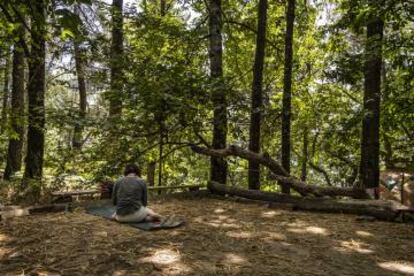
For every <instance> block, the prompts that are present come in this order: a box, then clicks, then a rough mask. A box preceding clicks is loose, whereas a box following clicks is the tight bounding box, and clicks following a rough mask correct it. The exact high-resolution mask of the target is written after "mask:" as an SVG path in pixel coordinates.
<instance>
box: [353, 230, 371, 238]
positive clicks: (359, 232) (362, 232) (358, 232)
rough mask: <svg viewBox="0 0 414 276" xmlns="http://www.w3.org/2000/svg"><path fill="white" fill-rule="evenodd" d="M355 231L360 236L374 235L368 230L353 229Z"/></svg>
mask: <svg viewBox="0 0 414 276" xmlns="http://www.w3.org/2000/svg"><path fill="white" fill-rule="evenodd" d="M355 233H356V234H357V235H358V236H361V237H372V236H374V235H373V234H371V233H370V232H366V231H361V230H358V231H355Z"/></svg>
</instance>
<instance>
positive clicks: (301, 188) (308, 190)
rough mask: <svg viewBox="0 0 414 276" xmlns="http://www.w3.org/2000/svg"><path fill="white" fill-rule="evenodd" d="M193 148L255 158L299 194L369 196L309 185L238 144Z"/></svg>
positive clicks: (214, 153)
mask: <svg viewBox="0 0 414 276" xmlns="http://www.w3.org/2000/svg"><path fill="white" fill-rule="evenodd" d="M191 149H192V150H193V151H194V152H196V153H199V154H203V155H207V156H214V157H221V158H226V157H229V156H237V157H240V158H243V159H246V160H253V161H255V162H257V163H259V164H261V165H263V166H265V167H267V168H269V170H270V171H271V172H272V173H273V174H274V176H273V177H274V178H275V179H276V180H278V181H279V182H283V183H284V185H286V186H289V187H292V188H293V189H294V190H295V191H297V192H298V193H299V194H301V195H303V196H305V195H314V196H318V197H321V196H347V197H352V198H367V195H366V193H365V191H364V190H362V189H355V188H337V187H320V186H314V185H308V184H307V183H304V182H302V181H300V180H299V179H296V178H294V177H291V176H289V174H288V173H287V172H286V171H285V169H284V168H283V167H282V165H281V164H280V163H279V162H277V161H276V160H274V159H272V158H270V156H269V154H266V153H265V154H259V153H255V152H251V151H247V150H244V149H242V148H240V147H237V146H230V147H228V148H225V149H210V148H204V147H199V146H195V145H193V146H192V147H191Z"/></svg>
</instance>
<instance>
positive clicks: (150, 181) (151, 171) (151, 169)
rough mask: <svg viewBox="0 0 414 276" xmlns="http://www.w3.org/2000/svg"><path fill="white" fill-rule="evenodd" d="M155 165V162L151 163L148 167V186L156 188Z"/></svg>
mask: <svg viewBox="0 0 414 276" xmlns="http://www.w3.org/2000/svg"><path fill="white" fill-rule="evenodd" d="M155 165H156V163H155V162H154V161H150V162H149V163H148V165H147V182H148V186H150V187H153V186H154V178H155Z"/></svg>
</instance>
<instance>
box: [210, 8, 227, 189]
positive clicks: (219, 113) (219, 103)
mask: <svg viewBox="0 0 414 276" xmlns="http://www.w3.org/2000/svg"><path fill="white" fill-rule="evenodd" d="M208 9H209V59H210V79H211V88H212V102H213V106H214V115H213V116H214V117H213V143H212V145H213V148H215V149H223V148H225V147H226V143H227V142H226V141H227V102H226V95H225V87H224V83H223V45H222V36H221V29H222V14H221V0H209V6H208ZM210 179H211V180H213V181H217V182H219V183H223V184H225V183H226V180H227V162H226V161H225V160H224V159H223V158H216V157H213V158H211V173H210Z"/></svg>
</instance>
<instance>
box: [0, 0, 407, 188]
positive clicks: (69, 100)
mask: <svg viewBox="0 0 414 276" xmlns="http://www.w3.org/2000/svg"><path fill="white" fill-rule="evenodd" d="M257 2H258V1H239V0H231V1H223V49H224V55H223V59H224V83H225V88H226V93H227V99H228V118H229V137H228V142H229V144H238V145H240V146H243V147H247V145H248V129H249V126H248V122H249V110H250V92H251V83H252V67H253V60H254V48H255V37H256V34H255V30H256V24H257V14H256V11H257V7H256V5H257ZM306 2H308V3H307V4H306ZM309 2H311V3H309ZM376 2H378V7H377V8H375V9H371V8H368V7H369V5H367V4H368V1H355V0H335V1H334V0H333V1H297V14H296V21H295V27H294V31H295V33H294V67H293V87H292V91H293V103H292V104H293V106H292V111H293V114H292V115H293V116H292V118H293V122H292V147H293V149H292V172H293V174H294V175H299V174H300V169H301V165H302V164H301V162H302V157H303V156H302V149H303V138H302V137H303V136H304V132H307V133H308V137H309V151H308V154H309V166H308V178H309V182H310V183H318V184H321V183H325V184H326V182H327V181H326V177H328V178H329V179H330V182H332V183H334V184H335V185H352V182H353V181H354V180H355V177H354V176H355V171H357V170H358V163H359V147H360V133H361V132H360V129H361V118H362V115H363V114H362V92H363V89H364V87H363V85H364V84H363V68H364V47H365V43H366V41H365V35H364V32H365V27H364V26H365V25H366V23H367V22H368V21H369V20H370V18H371V17H372V16H373V15H374V14H379V15H380V16H381V17H382V18H384V19H385V22H386V25H385V43H384V49H383V50H384V64H385V67H384V68H385V77H386V78H385V80H384V82H383V94H382V103H383V104H382V107H381V112H382V116H381V124H382V128H381V131H382V135H381V137H382V139H384V141H382V144H381V145H382V148H381V160H382V161H383V162H382V167H383V168H385V165H386V164H385V159H386V158H388V157H389V156H391V159H392V160H393V163H394V165H398V166H402V167H410V166H411V167H413V166H414V152H413V148H414V132H413V130H414V110H413V109H414V108H413V106H414V96H413V95H414V93H413V89H414V81H413V79H414V69H413V68H414V59H413V55H412V52H413V49H414V44H413V41H414V40H413V37H414V34H413V31H412V30H413V22H412V18H413V17H412V15H413V12H412V11H413V4H410V3H408V2H409V1H391V0H387V1H376ZM158 5H159V3H158V2H157V1H143V2H141V4H140V6H138V7H135V8H129V9H127V8H125V11H124V39H125V42H124V47H125V57H124V59H123V60H122V61H121V62H122V64H123V73H124V90H123V91H113V92H108V91H109V83H110V74H109V56H110V49H111V45H110V38H111V37H110V27H111V17H110V16H111V14H110V7H109V5H108V4H105V3H104V2H102V1H91V0H83V1H75V0H66V1H51V2H50V9H51V11H50V18H51V21H50V22H51V26H50V29H49V32H50V33H51V34H53V35H51V36H49V51H50V54H51V59H50V66H49V67H48V85H47V88H48V91H47V96H46V100H47V103H46V110H47V132H46V134H47V135H46V138H47V143H46V144H47V150H46V160H45V167H46V169H47V170H46V172H47V174H49V175H54V176H56V175H61V174H71V175H80V176H82V177H83V178H85V179H88V180H94V179H102V178H105V177H108V176H110V177H115V176H118V175H119V174H120V172H121V169H122V167H123V166H124V165H125V164H126V163H128V162H136V163H138V164H140V165H141V167H143V169H144V172H145V171H146V167H147V165H148V164H149V163H150V162H157V171H158V168H159V161H160V149H161V148H160V141H162V151H163V156H161V157H162V158H161V159H162V166H163V176H162V177H163V180H164V182H165V183H167V184H180V183H183V182H186V183H188V184H190V183H191V184H193V183H194V184H197V183H205V182H206V180H207V178H208V174H209V169H208V167H209V160H208V159H207V158H204V157H200V156H197V155H195V154H193V153H192V152H191V150H190V149H189V148H188V145H189V144H191V143H205V142H207V143H209V142H210V141H211V138H212V126H211V122H212V115H213V108H214V107H213V106H212V104H211V89H210V84H209V77H208V76H209V72H208V67H209V66H208V39H207V38H208V20H207V10H206V7H205V3H204V2H202V1H193V2H192V3H188V2H187V1H177V3H176V4H174V5H172V6H171V7H170V8H169V10H168V12H167V14H166V15H165V16H160V14H159V7H158ZM75 7H76V8H75ZM20 8H21V10H22V11H24V9H25V8H24V5H22V6H21V7H20V6H19V9H20ZM76 9H78V10H76ZM321 18H322V19H321ZM268 22H269V23H268V26H267V27H268V31H267V45H266V57H265V68H264V84H263V88H264V92H265V93H264V94H265V95H264V100H265V110H264V120H263V127H262V129H263V132H262V151H266V152H269V154H270V155H271V156H272V157H274V158H279V155H280V136H281V135H280V132H281V130H280V125H281V124H280V114H281V99H282V88H283V86H282V85H283V51H284V41H283V36H284V32H285V6H284V5H283V3H282V2H280V1H279V2H277V1H276V2H272V1H270V5H269V11H268ZM14 28H15V25H14V23H13V22H9V21H8V19H7V18H6V17H5V16H4V15H3V14H2V13H0V36H2V37H6V38H7V39H5V40H1V42H0V49H3V50H4V49H6V48H10V46H11V44H13V37H12V33H13V30H14ZM52 37H53V38H52ZM73 40H78V41H79V42H80V45H81V48H82V49H83V50H84V52H85V55H86V70H85V74H86V79H87V90H88V112H87V116H86V119H81V118H80V116H79V112H78V110H79V105H78V102H79V99H78V91H77V79H76V73H75V64H74V58H73V45H72V42H73ZM0 57H2V56H1V53H0ZM111 93H113V94H111ZM108 97H121V98H122V102H123V113H122V117H121V118H117V120H108V117H107V115H108V103H107V99H108ZM76 124H78V125H81V126H83V129H84V130H83V138H84V143H83V146H82V148H81V149H80V150H75V149H73V148H72V146H71V141H72V136H73V132H74V130H73V129H74V126H75V125H76ZM5 135H13V134H12V133H9V132H5V133H4V134H3V136H1V139H0V146H1V149H2V151H1V152H4V150H3V149H4V148H5V143H6V140H7V139H6V138H5ZM385 140H387V143H389V144H390V148H386V147H385V146H384V145H385V144H386V143H385ZM390 149H391V152H390ZM3 155H4V154H3ZM387 156H388V157H387ZM2 159H3V161H4V157H3V158H2ZM229 166H230V170H229V173H230V177H229V182H230V183H231V184H234V185H244V184H245V183H246V168H247V163H246V162H245V161H243V160H230V161H229ZM323 171H324V172H325V174H324V173H323ZM156 175H157V173H156ZM157 177H158V176H157ZM262 182H263V184H264V188H265V189H267V190H274V189H276V187H275V184H274V181H272V180H271V179H270V178H269V175H268V172H267V171H265V172H264V173H263V174H262ZM85 185H86V184H85Z"/></svg>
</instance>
